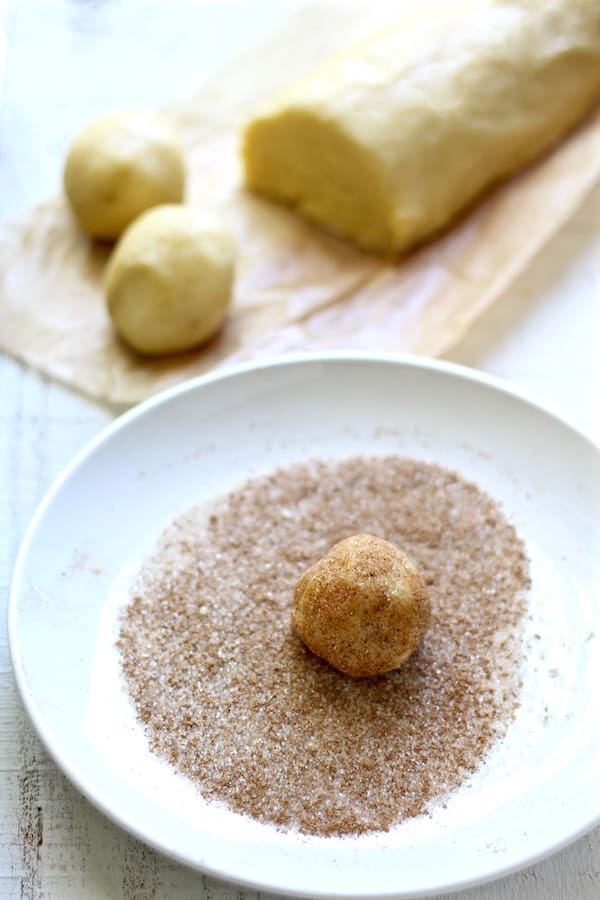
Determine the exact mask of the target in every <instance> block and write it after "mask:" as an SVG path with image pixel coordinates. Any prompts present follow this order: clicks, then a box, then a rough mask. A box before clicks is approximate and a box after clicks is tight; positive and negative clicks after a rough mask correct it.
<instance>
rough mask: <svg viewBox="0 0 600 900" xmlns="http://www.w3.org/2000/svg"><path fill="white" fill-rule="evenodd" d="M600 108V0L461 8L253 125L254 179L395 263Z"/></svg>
mask: <svg viewBox="0 0 600 900" xmlns="http://www.w3.org/2000/svg"><path fill="white" fill-rule="evenodd" d="M599 100H600V2H599V0H513V2H509V0H505V2H476V0H472V2H462V3H456V2H454V3H451V2H448V3H444V4H441V6H440V9H439V10H438V13H437V14H436V15H435V16H434V17H433V18H432V19H430V20H429V21H428V22H424V23H416V22H412V23H407V22H404V23H397V24H395V26H394V27H393V28H392V29H389V30H386V31H384V32H381V33H378V34H377V35H376V36H375V37H373V38H371V39H370V40H368V41H366V42H364V43H363V44H361V45H360V46H358V47H355V48H354V49H353V50H351V51H349V52H347V53H344V54H342V55H340V56H338V57H336V58H334V59H332V60H330V61H328V62H327V63H326V64H325V65H323V66H322V67H320V68H319V69H318V70H317V71H315V72H314V73H312V74H311V75H310V76H308V77H307V78H305V79H304V80H302V81H300V82H298V83H297V84H295V85H293V86H292V87H291V88H290V89H289V90H288V91H286V93H285V94H284V95H283V96H282V97H281V98H280V99H279V100H278V101H277V102H276V103H275V104H274V105H273V106H272V107H270V108H269V109H268V110H266V111H265V112H264V114H262V115H260V116H259V117H258V118H256V119H254V120H253V121H252V122H251V123H250V124H249V125H248V127H247V128H246V130H245V134H244V146H243V155H244V164H245V176H246V182H247V185H248V186H249V187H250V188H251V189H253V190H255V191H258V192H260V193H262V194H264V195H266V196H267V197H269V198H273V199H275V200H278V201H281V202H283V203H285V204H288V205H290V206H292V207H294V208H295V209H296V210H297V211H298V212H300V213H301V214H302V215H304V216H305V217H306V218H308V219H310V220H312V221H313V222H316V223H318V224H319V225H322V226H323V227H325V228H326V229H327V230H328V231H330V232H332V233H333V234H335V235H338V236H340V237H343V238H346V239H348V240H350V241H352V242H355V243H356V244H358V245H359V246H361V247H363V248H364V249H366V250H369V251H374V252H378V253H383V254H385V255H393V254H396V253H398V252H400V251H403V250H405V249H407V248H408V247H410V246H411V245H413V244H415V243H417V242H419V241H421V240H423V239H425V238H427V237H428V236H430V235H431V234H432V233H434V232H435V231H437V230H438V229H440V228H442V227H444V226H445V225H447V224H448V223H449V222H450V220H451V219H452V218H453V217H454V216H455V215H456V214H457V213H458V212H460V210H462V209H463V208H464V207H465V206H467V205H468V204H470V203H471V202H472V201H473V200H474V199H475V198H476V197H477V196H478V195H480V194H481V192H482V191H483V190H485V188H486V187H488V186H490V185H491V184H493V183H494V182H496V181H498V180H499V179H502V178H504V177H506V176H507V175H509V174H511V173H513V172H515V171H516V170H517V169H519V168H520V167H522V166H524V165H525V164H527V163H528V162H530V161H531V160H533V159H534V158H535V157H536V156H538V155H539V154H541V153H542V152H543V151H544V150H545V149H546V148H548V147H549V146H550V145H552V144H553V142H555V141H556V140H557V139H558V138H559V137H560V136H561V135H563V134H564V133H565V132H566V131H567V130H568V129H570V128H572V127H573V126H574V125H575V124H576V123H577V122H578V121H580V120H581V119H582V118H583V117H584V116H585V115H586V113H588V112H589V111H590V110H591V109H592V107H593V106H594V105H595V103H597V102H598V101H599Z"/></svg>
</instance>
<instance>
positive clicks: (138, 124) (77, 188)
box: [64, 111, 185, 240]
mask: <svg viewBox="0 0 600 900" xmlns="http://www.w3.org/2000/svg"><path fill="white" fill-rule="evenodd" d="M64 186H65V193H66V195H67V199H68V201H69V204H70V206H71V208H72V210H73V212H74V214H75V217H76V219H77V221H78V222H79V224H80V226H81V228H82V229H83V230H84V231H85V232H86V233H87V234H89V235H91V236H92V237H95V238H101V239H106V240H113V239H115V238H117V237H119V235H120V234H121V233H122V232H123V231H124V230H125V228H127V226H128V225H129V224H130V223H131V222H133V220H134V219H135V218H137V216H139V215H140V213H143V212H145V211H146V210H147V209H150V208H151V207H152V206H157V205H158V204H159V203H181V201H182V200H183V193H184V186H185V166H184V161H183V156H182V153H181V149H180V147H179V145H178V143H177V140H176V138H175V135H174V134H173V132H172V131H171V129H170V128H169V127H168V125H167V123H166V122H165V121H163V119H161V118H160V117H159V116H158V115H152V114H150V113H144V112H137V111H122V112H117V113H112V114H111V115H108V116H102V117H101V118H99V119H96V120H95V121H94V122H91V123H90V124H89V125H88V126H87V127H86V128H84V130H83V131H82V132H81V134H80V135H79V136H78V137H77V138H76V139H75V141H74V143H73V145H72V146H71V149H70V151H69V154H68V156H67V161H66V165H65V172H64Z"/></svg>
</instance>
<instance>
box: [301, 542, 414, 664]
mask: <svg viewBox="0 0 600 900" xmlns="http://www.w3.org/2000/svg"><path fill="white" fill-rule="evenodd" d="M430 614H431V606H430V602H429V598H428V595H427V589H426V586H425V582H424V580H423V577H422V575H421V574H420V572H419V571H418V569H417V568H416V567H415V565H414V564H413V563H412V562H411V560H410V559H409V558H408V557H407V556H405V555H404V553H402V552H401V551H400V550H398V549H397V548H396V547H395V546H394V545H393V544H390V543H389V542H388V541H384V540H381V539H380V538H377V537H373V535H370V534H357V535H354V536H353V537H349V538H346V539H345V540H343V541H340V542H339V543H337V544H335V545H334V546H333V547H332V548H331V550H330V551H329V553H327V554H326V555H325V556H324V557H323V558H322V559H320V560H319V561H318V562H317V563H315V564H314V565H313V566H311V567H310V568H309V569H307V570H306V572H305V573H304V574H303V575H302V577H301V578H300V580H299V581H298V584H297V586H296V591H295V596H294V610H293V614H292V622H293V625H294V628H295V629H296V631H297V632H298V634H299V635H300V637H301V638H302V639H303V641H304V643H305V644H306V645H307V647H309V649H310V650H312V652H313V653H315V654H316V655H317V656H320V657H321V658H322V659H325V660H327V662H328V663H330V665H332V666H334V667H335V668H336V669H339V670H340V671H341V672H345V673H346V674H347V675H354V676H367V675H381V674H383V673H384V672H389V671H390V670H391V669H396V668H397V667H398V666H399V665H401V663H403V662H404V660H405V659H406V658H407V657H408V656H410V654H411V653H412V652H413V650H415V649H416V647H417V645H418V644H419V642H420V640H421V638H422V637H423V635H424V633H425V631H426V629H427V626H428V624H429V619H430Z"/></svg>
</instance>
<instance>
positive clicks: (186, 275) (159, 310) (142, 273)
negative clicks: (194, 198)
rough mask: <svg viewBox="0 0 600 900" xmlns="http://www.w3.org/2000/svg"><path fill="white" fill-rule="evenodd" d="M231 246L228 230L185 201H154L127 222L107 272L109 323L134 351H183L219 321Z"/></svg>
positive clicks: (225, 304)
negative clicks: (176, 202) (152, 205)
mask: <svg viewBox="0 0 600 900" xmlns="http://www.w3.org/2000/svg"><path fill="white" fill-rule="evenodd" d="M235 255H236V247H235V242H234V239H233V237H232V236H231V234H230V232H229V231H228V229H227V228H226V227H225V226H224V225H222V224H221V223H220V222H218V221H217V220H216V219H213V218H212V217H209V216H206V215H204V214H203V213H201V212H199V211H198V210H195V209H193V208H191V207H186V206H179V205H165V206H157V207H156V208H155V209H151V210H149V211H148V212H146V213H144V214H143V215H142V216H140V217H139V218H138V219H136V221H135V222H134V223H133V224H132V225H130V227H129V228H128V229H127V231H126V232H125V234H124V235H123V237H122V238H121V240H120V241H119V243H118V244H117V246H116V248H115V250H114V252H113V255H112V258H111V261H110V263H109V266H108V270H107V274H106V299H107V305H108V311H109V313H110V316H111V318H112V321H113V325H114V327H115V329H116V331H117V332H118V334H119V335H120V336H121V337H122V339H123V340H124V341H125V342H126V343H127V344H129V345H130V346H131V347H132V348H133V349H134V350H137V351H138V352H139V353H144V354H150V355H160V354H165V353H175V352H178V351H181V350H189V349H191V348H192V347H195V346H197V345H198V344H201V343H203V342H204V341H206V340H207V339H208V338H209V337H211V336H212V335H213V334H215V332H216V331H218V329H219V328H220V327H221V325H222V323H223V320H224V318H225V316H226V314H227V311H228V308H229V305H230V302H231V293H232V286H233V276H234V265H235Z"/></svg>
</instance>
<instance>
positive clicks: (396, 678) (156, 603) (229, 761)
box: [119, 457, 529, 835]
mask: <svg viewBox="0 0 600 900" xmlns="http://www.w3.org/2000/svg"><path fill="white" fill-rule="evenodd" d="M357 532H368V533H370V534H375V535H378V536H380V537H382V538H385V539H386V540H388V541H391V542H392V543H393V544H395V545H396V546H397V547H399V548H401V549H402V550H403V551H404V552H406V553H407V554H408V555H409V556H410V557H411V558H412V559H413V561H414V562H415V564H416V565H417V566H418V568H419V569H420V570H421V572H422V573H423V575H424V576H425V579H426V581H427V584H428V588H429V593H430V598H431V601H432V609H433V614H432V621H431V624H430V627H429V629H428V631H427V633H426V635H425V638H424V639H423V641H422V643H421V644H420V646H419V647H418V649H417V650H416V651H415V652H414V653H413V654H412V656H410V658H409V659H408V660H407V661H406V662H405V663H404V664H403V665H402V666H401V667H400V668H399V669H397V670H395V671H393V672H390V673H388V674H386V675H382V676H378V677H372V678H363V679H353V678H351V677H349V676H346V675H343V674H341V673H340V672H338V671H336V670H335V669H333V668H331V667H330V666H329V665H328V664H327V663H325V662H323V661H322V660H320V659H318V658H317V657H316V656H314V655H312V654H311V653H310V651H309V650H308V649H307V648H306V647H305V645H304V644H303V643H302V641H301V640H300V638H299V637H298V636H297V635H296V634H295V633H294V632H293V630H292V626H291V615H290V613H291V607H292V601H293V593H294V587H295V584H296V582H297V580H298V578H299V576H300V575H301V573H302V572H303V571H304V570H305V569H306V567H307V566H309V565H310V564H311V563H313V562H315V560H317V559H319V558H320V557H321V556H323V554H324V553H325V552H326V551H327V550H328V549H329V548H330V547H331V546H332V545H333V544H334V543H336V542H337V541H339V540H341V539H342V538H345V537H347V536H349V535H351V534H356V533H357ZM528 584H529V581H528V563H527V559H526V556H525V552H524V548H523V545H522V543H521V541H520V540H519V538H518V537H517V535H516V534H515V531H514V529H513V528H512V526H511V525H510V524H509V523H508V522H507V521H506V520H505V518H504V517H503V515H502V513H501V512H500V510H499V509H498V507H497V506H496V504H495V503H494V502H493V501H492V500H491V499H490V498H489V497H487V496H486V495H485V494H483V493H482V492H481V491H480V490H478V489H477V488H476V487H475V486H474V485H472V484H469V483H467V482H465V481H464V480H462V478H460V477H459V476H458V475H456V474H454V473H452V472H448V471H446V470H444V469H442V468H439V467H437V466H433V465H427V464H423V463H420V462H415V461H412V460H406V459H401V458H398V457H373V458H353V459H349V460H345V461H342V462H327V461H312V462H309V463H305V464H298V465H294V466H292V467H290V468H287V469H281V470H278V471H276V472H274V473H273V474H272V475H270V476H268V477H263V478H257V479H255V480H252V481H249V482H247V483H246V484H245V485H244V486H243V487H241V488H240V489H239V490H236V491H235V492H233V493H232V494H230V495H229V496H227V497H225V498H224V499H222V500H221V501H219V503H218V504H215V505H213V506H212V507H211V509H210V510H209V511H208V512H207V511H206V510H204V509H201V508H198V509H195V510H192V511H191V512H190V513H188V514H187V515H185V516H184V517H182V518H179V519H178V520H176V521H175V522H174V523H173V524H172V525H171V526H169V528H168V529H167V530H166V531H165V532H164V533H163V535H162V537H161V539H160V541H159V544H158V546H157V548H156V549H155V551H154V554H153V556H152V557H151V558H150V559H149V560H148V561H147V563H146V564H145V565H144V567H143V569H142V571H141V573H140V575H139V577H138V580H137V583H136V585H135V590H134V596H133V599H132V602H131V603H130V605H129V606H128V608H127V610H126V612H125V613H124V617H123V620H122V624H121V633H120V638H119V648H120V652H121V659H122V666H123V671H124V674H125V679H126V683H127V687H128V690H129V693H130V695H131V697H132V699H133V701H134V703H135V707H136V710H137V715H138V717H139V719H140V720H141V722H142V723H143V725H144V727H145V729H146V733H147V736H148V740H149V742H150V746H151V749H152V750H153V751H154V752H155V753H157V754H158V755H160V756H161V757H163V758H166V759H167V760H168V761H169V762H170V763H172V765H173V766H175V767H176V768H177V769H178V770H179V771H181V772H182V773H184V774H185V775H187V776H189V777H190V778H192V779H193V780H194V781H195V782H196V783H197V785H198V787H199V790H200V792H201V793H202V795H203V796H204V797H205V798H207V799H212V800H218V801H221V802H224V803H225V804H227V805H228V806H229V808H230V809H232V810H234V811H236V812H238V813H243V814H247V815H249V816H251V817H253V818H255V819H257V820H259V821H261V822H267V823H271V824H274V825H276V826H278V827H281V828H287V829H295V830H299V831H300V832H303V833H306V834H319V835H350V834H361V833H365V832H369V831H387V830H389V829H390V828H391V827H392V826H393V825H394V824H396V823H398V822H401V821H402V820H404V819H407V818H409V817H411V816H416V815H418V814H420V813H424V812H426V811H427V810H428V808H429V807H430V805H431V804H432V803H433V802H435V801H442V800H443V798H444V795H446V794H447V793H448V792H449V791H451V790H453V789H455V788H457V787H458V786H459V785H460V784H461V782H462V781H464V779H465V778H466V777H467V776H468V775H469V774H470V773H472V772H473V771H474V770H475V769H477V768H478V766H479V765H480V764H481V763H482V761H483V759H484V757H485V755H486V753H487V752H488V750H489V749H490V748H491V746H492V744H493V743H494V742H495V741H496V740H497V739H498V738H499V737H501V736H502V735H503V734H504V732H505V731H506V727H507V725H508V723H509V722H510V720H511V719H512V717H513V716H514V712H515V709H516V706H517V704H518V692H519V662H520V656H521V643H520V631H521V629H520V623H521V620H522V618H523V614H524V612H525V607H526V588H527V587H528Z"/></svg>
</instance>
